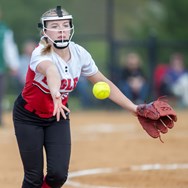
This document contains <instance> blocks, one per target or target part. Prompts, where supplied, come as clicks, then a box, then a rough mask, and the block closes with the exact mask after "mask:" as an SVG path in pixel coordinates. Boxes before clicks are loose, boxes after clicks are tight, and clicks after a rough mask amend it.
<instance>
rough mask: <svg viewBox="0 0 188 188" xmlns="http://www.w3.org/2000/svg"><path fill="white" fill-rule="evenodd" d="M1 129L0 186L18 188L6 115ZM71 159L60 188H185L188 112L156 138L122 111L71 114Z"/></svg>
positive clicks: (13, 144) (13, 145)
mask: <svg viewBox="0 0 188 188" xmlns="http://www.w3.org/2000/svg"><path fill="white" fill-rule="evenodd" d="M4 119H5V124H6V125H5V127H4V128H1V129H0V150H1V155H0V169H1V170H0V187H2V188H20V187H21V181H22V176H23V170H22V164H21V160H20V156H19V153H18V148H17V144H16V139H15V136H14V130H13V126H12V120H11V114H8V113H7V114H5V117H4ZM71 126H72V157H71V164H70V175H69V180H68V181H67V183H66V185H65V186H64V187H65V188H74V187H77V188H151V187H152V188H187V187H188V111H178V123H177V124H176V126H175V127H174V129H172V130H170V131H169V133H168V134H166V135H162V139H163V141H164V144H163V143H161V142H160V141H159V139H152V138H150V137H149V136H148V135H147V134H146V133H145V132H144V131H143V130H142V128H141V127H140V125H139V124H138V121H137V119H136V118H135V117H133V116H132V115H130V114H129V113H126V112H122V111H115V112H111V111H99V112H95V111H88V112H83V111H82V112H73V113H72V114H71Z"/></svg>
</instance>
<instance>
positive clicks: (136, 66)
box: [119, 53, 149, 104]
mask: <svg viewBox="0 0 188 188" xmlns="http://www.w3.org/2000/svg"><path fill="white" fill-rule="evenodd" d="M141 66H142V63H141V59H140V57H139V55H138V54H136V53H130V54H128V55H127V56H124V57H123V67H122V68H121V77H120V83H119V88H120V89H121V91H122V92H123V93H124V94H125V95H126V96H127V97H128V98H129V99H130V100H133V101H134V102H136V103H137V104H139V103H143V102H145V101H146V98H147V97H148V89H149V85H148V82H147V81H146V76H145V74H144V72H143V70H142V67H141Z"/></svg>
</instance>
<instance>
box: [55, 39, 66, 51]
mask: <svg viewBox="0 0 188 188" xmlns="http://www.w3.org/2000/svg"><path fill="white" fill-rule="evenodd" d="M53 45H54V47H55V48H57V49H64V48H67V47H68V45H69V40H64V41H63V40H55V41H54V43H53Z"/></svg>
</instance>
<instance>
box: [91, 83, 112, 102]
mask: <svg viewBox="0 0 188 188" xmlns="http://www.w3.org/2000/svg"><path fill="white" fill-rule="evenodd" d="M93 95H94V96H95V97H96V98H97V99H106V98H108V97H109V95H110V86H109V85H108V84H107V83H106V82H97V83H96V84H94V86H93Z"/></svg>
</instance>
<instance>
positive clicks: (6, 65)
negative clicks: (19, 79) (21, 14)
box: [0, 10, 19, 126]
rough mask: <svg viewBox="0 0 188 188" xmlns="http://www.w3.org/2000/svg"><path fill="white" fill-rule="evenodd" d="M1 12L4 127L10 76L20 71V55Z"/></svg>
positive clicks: (0, 101) (0, 105)
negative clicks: (8, 78) (6, 91)
mask: <svg viewBox="0 0 188 188" xmlns="http://www.w3.org/2000/svg"><path fill="white" fill-rule="evenodd" d="M1 18H2V12H1V10H0V126H2V125H3V116H2V114H3V99H4V95H5V90H6V85H7V84H8V83H7V79H6V76H7V73H8V72H7V70H9V75H8V76H11V77H13V78H16V76H17V73H18V69H19V53H18V48H17V45H16V44H15V42H14V36H13V31H12V30H11V29H10V28H8V26H7V25H6V24H5V23H3V21H2V19H1Z"/></svg>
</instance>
